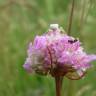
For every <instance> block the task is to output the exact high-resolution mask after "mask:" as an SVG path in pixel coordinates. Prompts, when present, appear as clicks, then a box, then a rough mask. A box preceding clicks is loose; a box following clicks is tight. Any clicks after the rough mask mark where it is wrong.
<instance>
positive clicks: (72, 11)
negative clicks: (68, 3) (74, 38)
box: [67, 0, 75, 35]
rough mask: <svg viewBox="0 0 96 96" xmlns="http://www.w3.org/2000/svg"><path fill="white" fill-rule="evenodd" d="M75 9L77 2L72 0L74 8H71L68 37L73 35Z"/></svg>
mask: <svg viewBox="0 0 96 96" xmlns="http://www.w3.org/2000/svg"><path fill="white" fill-rule="evenodd" d="M74 7H75V0H72V7H71V12H70V16H69V24H68V30H67V32H68V35H70V33H71V27H72V21H73V14H74Z"/></svg>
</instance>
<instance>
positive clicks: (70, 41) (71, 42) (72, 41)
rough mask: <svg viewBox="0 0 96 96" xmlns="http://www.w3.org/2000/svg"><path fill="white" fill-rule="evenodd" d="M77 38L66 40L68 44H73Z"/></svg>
mask: <svg viewBox="0 0 96 96" xmlns="http://www.w3.org/2000/svg"><path fill="white" fill-rule="evenodd" d="M77 41H78V40H77V39H75V40H68V42H69V43H70V44H73V43H75V42H77Z"/></svg>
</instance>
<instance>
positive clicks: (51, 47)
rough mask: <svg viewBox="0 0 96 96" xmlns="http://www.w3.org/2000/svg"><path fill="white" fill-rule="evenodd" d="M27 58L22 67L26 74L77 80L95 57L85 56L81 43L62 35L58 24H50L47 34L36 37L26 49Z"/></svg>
mask: <svg viewBox="0 0 96 96" xmlns="http://www.w3.org/2000/svg"><path fill="white" fill-rule="evenodd" d="M27 53H28V57H27V59H26V61H25V64H24V65H23V67H24V68H25V69H26V70H27V71H28V72H36V73H39V74H43V75H45V74H51V75H52V76H66V77H68V78H70V79H79V78H81V77H83V76H84V74H85V73H86V70H87V69H88V68H90V67H91V64H90V62H91V61H93V60H96V55H87V54H86V53H85V52H84V51H83V47H82V46H81V42H80V41H79V40H78V39H75V38H74V37H71V36H68V35H67V34H64V33H62V31H61V29H60V28H59V26H58V24H51V25H50V28H49V30H48V32H47V33H46V34H44V35H42V36H36V38H35V40H34V42H33V44H32V43H30V44H29V47H28V51H27Z"/></svg>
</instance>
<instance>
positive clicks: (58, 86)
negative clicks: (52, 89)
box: [55, 76, 63, 96]
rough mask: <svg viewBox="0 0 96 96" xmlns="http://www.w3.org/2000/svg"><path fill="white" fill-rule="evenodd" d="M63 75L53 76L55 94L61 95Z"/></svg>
mask: <svg viewBox="0 0 96 96" xmlns="http://www.w3.org/2000/svg"><path fill="white" fill-rule="evenodd" d="M62 80H63V77H60V76H59V77H55V84H56V96H61V91H62Z"/></svg>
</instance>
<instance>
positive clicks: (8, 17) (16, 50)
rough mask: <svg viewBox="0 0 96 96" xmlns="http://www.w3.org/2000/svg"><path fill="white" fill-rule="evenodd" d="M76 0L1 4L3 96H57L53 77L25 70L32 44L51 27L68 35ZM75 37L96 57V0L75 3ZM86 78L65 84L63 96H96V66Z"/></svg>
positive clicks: (1, 0) (9, 0)
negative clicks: (73, 2)
mask: <svg viewBox="0 0 96 96" xmlns="http://www.w3.org/2000/svg"><path fill="white" fill-rule="evenodd" d="M71 5H72V0H0V96H55V84H54V79H53V78H52V77H51V76H45V77H43V76H38V75H30V74H28V73H27V72H25V70H24V69H23V68H22V65H23V63H24V61H25V58H26V55H27V54H26V49H27V45H28V42H29V41H30V40H33V39H34V37H35V36H36V35H39V34H42V33H43V32H46V30H47V29H48V27H49V24H51V23H58V24H60V26H62V27H63V28H64V29H65V30H66V31H67V28H68V22H69V15H70V10H71ZM71 35H72V36H75V37H79V39H80V40H81V41H82V42H83V43H82V45H83V46H84V48H85V50H86V52H87V53H94V54H96V0H75V9H74V16H73V24H72V30H71ZM92 64H93V65H94V68H93V69H91V70H89V71H88V74H87V75H86V77H85V78H83V79H81V80H77V81H71V80H68V79H67V78H65V79H64V81H63V90H62V96H96V62H92Z"/></svg>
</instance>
